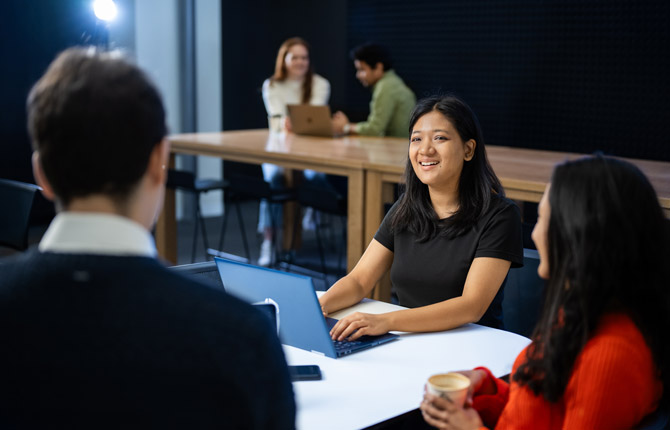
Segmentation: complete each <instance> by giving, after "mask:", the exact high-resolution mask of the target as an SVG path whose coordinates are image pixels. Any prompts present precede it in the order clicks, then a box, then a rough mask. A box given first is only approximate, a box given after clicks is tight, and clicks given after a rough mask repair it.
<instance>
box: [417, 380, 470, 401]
mask: <svg viewBox="0 0 670 430" xmlns="http://www.w3.org/2000/svg"><path fill="white" fill-rule="evenodd" d="M426 385H427V387H428V392H429V393H431V394H434V395H436V396H440V397H444V398H447V399H449V400H451V401H452V402H453V403H455V404H457V405H458V406H463V405H464V404H465V399H466V397H467V396H468V389H469V388H470V379H469V378H468V377H466V376H464V375H461V374H460V373H455V372H449V373H440V374H437V375H433V376H431V377H430V378H428V384H426Z"/></svg>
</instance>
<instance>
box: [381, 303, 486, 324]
mask: <svg viewBox="0 0 670 430" xmlns="http://www.w3.org/2000/svg"><path fill="white" fill-rule="evenodd" d="M480 309H481V306H479V304H478V303H472V302H471V301H470V300H468V299H466V298H464V297H454V298H453V299H449V300H445V301H443V302H439V303H435V304H433V305H428V306H422V307H420V308H414V309H404V310H401V311H395V312H389V313H387V314H384V315H385V317H386V318H387V321H388V326H389V327H390V330H393V331H406V332H434V331H443V330H449V329H452V328H456V327H460V326H462V325H463V324H468V323H472V322H477V321H479V319H480V318H481V317H482V315H481V314H480Z"/></svg>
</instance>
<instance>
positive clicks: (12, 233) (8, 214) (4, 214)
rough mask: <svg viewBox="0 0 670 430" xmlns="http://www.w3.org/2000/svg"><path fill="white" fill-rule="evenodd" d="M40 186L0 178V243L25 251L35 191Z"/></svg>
mask: <svg viewBox="0 0 670 430" xmlns="http://www.w3.org/2000/svg"><path fill="white" fill-rule="evenodd" d="M40 189H41V188H40V187H38V186H37V185H33V184H27V183H24V182H18V181H12V180H9V179H0V202H2V205H3V209H2V211H0V245H2V246H7V247H10V248H13V249H15V250H18V251H25V250H26V249H27V248H28V226H29V224H30V211H31V209H32V207H33V201H34V199H35V193H36V192H37V191H38V190H40Z"/></svg>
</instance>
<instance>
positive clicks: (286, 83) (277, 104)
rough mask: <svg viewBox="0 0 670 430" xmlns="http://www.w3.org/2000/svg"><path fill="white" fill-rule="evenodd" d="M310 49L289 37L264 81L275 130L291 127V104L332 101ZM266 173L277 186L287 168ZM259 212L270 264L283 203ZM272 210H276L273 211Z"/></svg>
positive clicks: (264, 260)
mask: <svg viewBox="0 0 670 430" xmlns="http://www.w3.org/2000/svg"><path fill="white" fill-rule="evenodd" d="M309 50H310V47H309V44H308V43H307V42H306V41H305V40H303V39H301V38H299V37H292V38H290V39H287V40H286V41H284V43H282V45H281V46H280V47H279V52H278V53H277V61H276V63H275V72H274V74H273V75H272V76H271V77H269V78H268V79H266V80H265V82H263V103H264V104H265V110H266V111H267V114H268V119H269V123H270V128H271V129H273V128H274V127H272V124H280V126H281V128H282V129H284V130H286V131H290V130H291V123H290V121H289V119H288V111H287V108H286V106H287V105H290V104H312V105H325V104H328V99H329V98H330V83H329V82H328V80H326V79H325V78H323V77H321V76H319V75H317V74H316V73H314V69H313V67H312V63H311V62H310V60H309ZM272 131H277V130H272ZM304 174H305V178H306V179H307V180H310V181H312V180H319V181H324V182H325V178H324V177H323V175H320V174H317V173H316V172H313V171H305V172H304ZM263 176H264V178H265V180H266V181H267V182H269V183H270V186H273V187H280V186H281V185H282V182H283V179H284V176H283V169H282V168H281V167H279V166H275V165H274V164H267V163H266V164H263ZM270 206H272V207H270ZM259 211H260V212H259V214H258V231H259V233H263V244H262V245H261V253H260V258H259V259H258V264H259V265H261V266H269V265H270V264H271V262H272V239H273V236H274V231H273V228H272V225H273V223H272V219H274V222H275V223H278V222H279V220H280V218H281V215H280V214H281V210H280V207H279V205H269V204H268V203H267V202H266V201H262V202H261V205H260V209H259ZM270 211H272V214H271V212H270ZM271 217H272V218H271ZM306 218H308V219H309V218H311V216H306Z"/></svg>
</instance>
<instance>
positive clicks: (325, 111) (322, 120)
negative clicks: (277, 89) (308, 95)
mask: <svg viewBox="0 0 670 430" xmlns="http://www.w3.org/2000/svg"><path fill="white" fill-rule="evenodd" d="M287 108H288V116H289V117H290V118H291V128H292V129H293V132H294V133H295V134H306V135H308V136H323V137H333V125H332V121H331V118H330V107H328V106H315V105H308V104H304V105H288V106H287Z"/></svg>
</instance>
